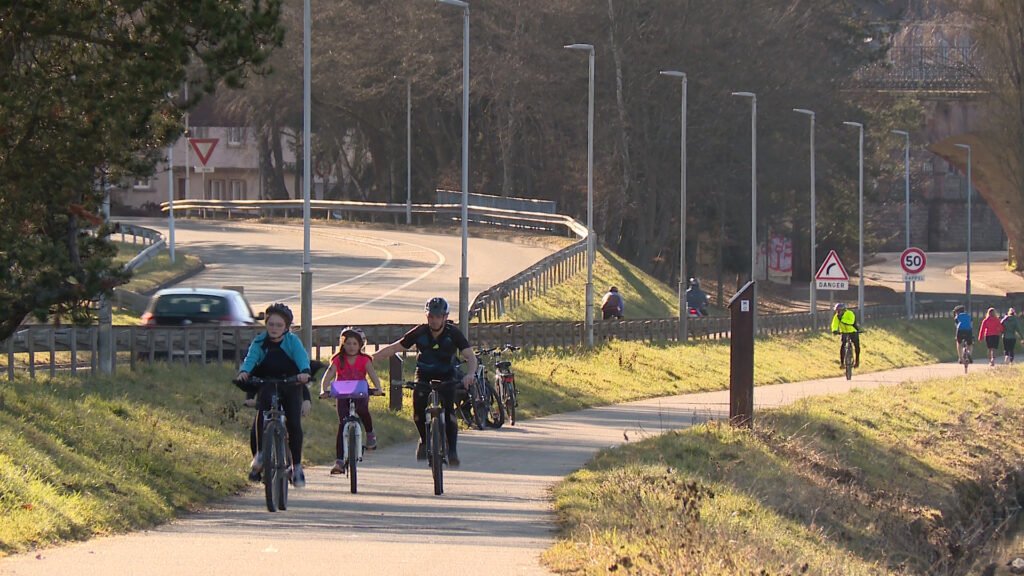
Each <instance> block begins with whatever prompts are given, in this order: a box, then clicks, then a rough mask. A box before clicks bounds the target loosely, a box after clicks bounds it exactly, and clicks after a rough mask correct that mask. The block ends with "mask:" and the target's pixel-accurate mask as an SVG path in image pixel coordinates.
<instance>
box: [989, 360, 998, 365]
mask: <svg viewBox="0 0 1024 576" xmlns="http://www.w3.org/2000/svg"><path fill="white" fill-rule="evenodd" d="M988 365H989V366H995V365H996V361H995V359H992V360H989V361H988Z"/></svg>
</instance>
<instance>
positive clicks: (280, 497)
mask: <svg viewBox="0 0 1024 576" xmlns="http://www.w3.org/2000/svg"><path fill="white" fill-rule="evenodd" d="M287 438H288V436H287V434H286V433H285V430H284V428H283V427H281V426H278V434H277V437H276V442H275V444H276V447H275V451H276V452H277V453H278V457H277V461H278V462H280V463H281V465H280V466H279V467H278V468H277V469H276V470H275V474H276V476H275V478H274V485H275V486H274V499H275V501H276V502H277V509H278V510H287V509H288V470H289V469H290V468H291V464H292V463H291V461H290V460H291V459H290V458H289V457H288V442H287Z"/></svg>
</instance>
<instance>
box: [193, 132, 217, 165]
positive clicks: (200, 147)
mask: <svg viewBox="0 0 1024 576" xmlns="http://www.w3.org/2000/svg"><path fill="white" fill-rule="evenodd" d="M219 141H220V139H219V138H189V139H188V142H189V144H191V145H192V149H193V150H195V151H196V156H198V157H199V162H200V163H202V165H203V166H206V162H207V161H208V160H209V159H210V155H212V154H213V149H214V148H216V147H217V142H219Z"/></svg>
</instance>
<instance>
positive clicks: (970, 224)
mask: <svg viewBox="0 0 1024 576" xmlns="http://www.w3.org/2000/svg"><path fill="white" fill-rule="evenodd" d="M954 146H956V147H957V148H963V149H964V150H967V313H968V314H970V313H971V311H972V310H973V309H972V308H971V236H972V234H971V226H972V224H973V223H972V222H971V195H972V194H971V192H972V190H971V145H970V144H954Z"/></svg>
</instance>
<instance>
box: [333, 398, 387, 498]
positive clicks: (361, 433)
mask: <svg viewBox="0 0 1024 576" xmlns="http://www.w3.org/2000/svg"><path fill="white" fill-rule="evenodd" d="M383 395H384V392H383V391H380V390H373V391H371V390H370V388H369V384H368V383H367V382H366V380H335V381H334V382H332V383H331V389H330V390H329V391H327V392H326V393H324V394H321V395H320V398H325V399H326V398H334V399H338V400H348V401H349V402H348V416H346V417H345V419H344V420H342V421H341V438H342V445H341V446H342V458H341V461H342V467H341V468H342V470H344V471H345V474H346V475H347V476H348V482H349V489H350V490H351V491H352V493H353V494H355V493H356V492H357V491H358V466H359V462H362V461H363V454H365V453H366V440H365V439H366V434H365V426H364V424H363V421H362V419H361V418H359V415H358V414H356V400H362V399H364V398H369V397H370V396H383ZM332 473H333V472H332Z"/></svg>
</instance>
